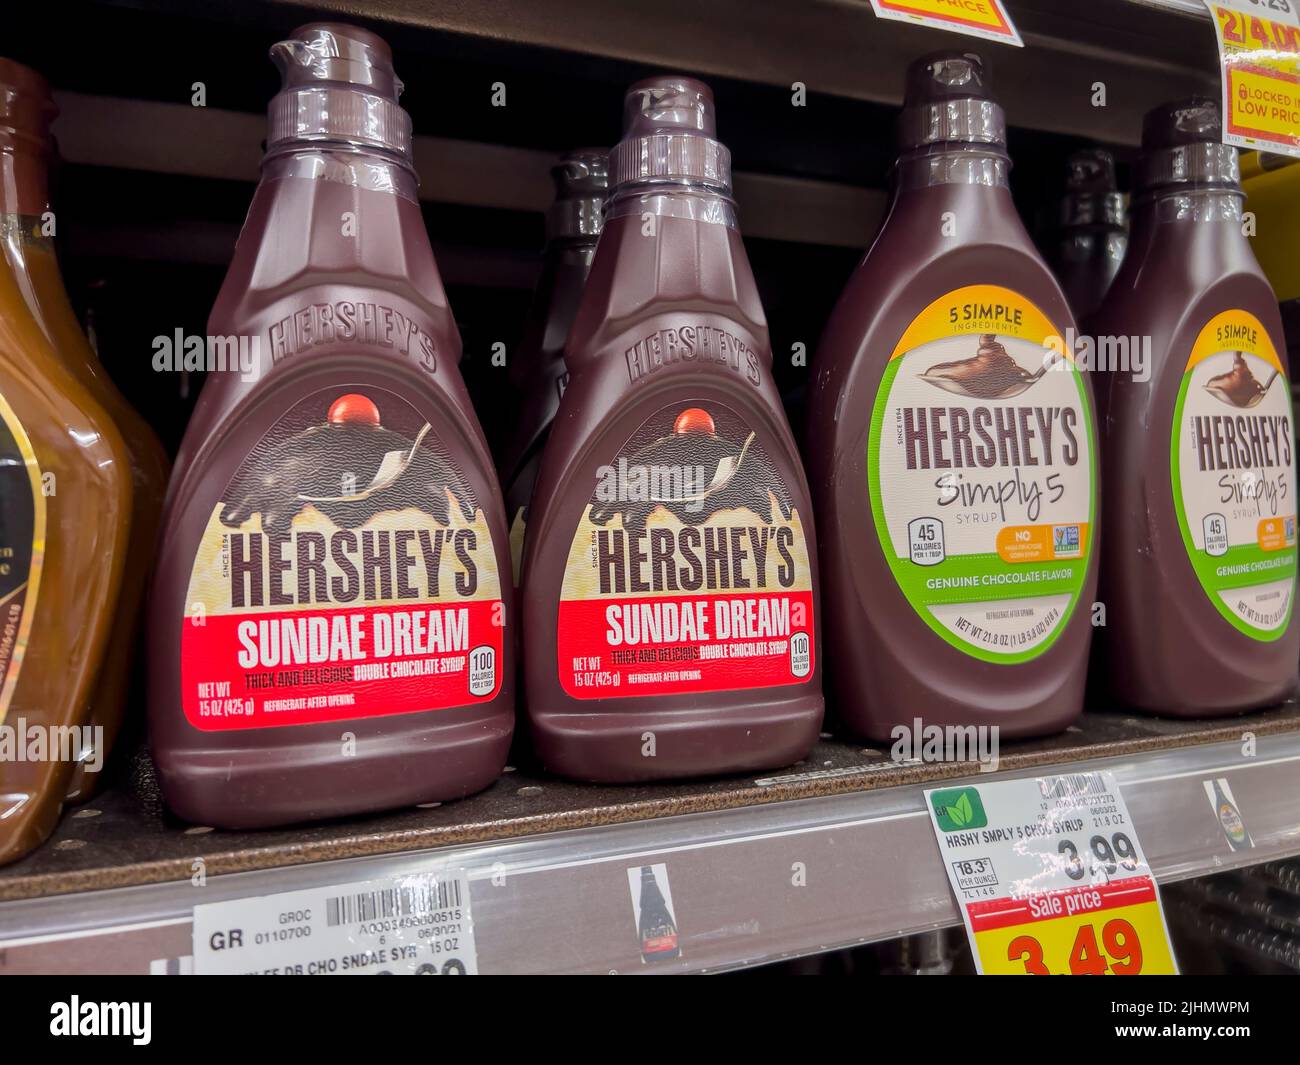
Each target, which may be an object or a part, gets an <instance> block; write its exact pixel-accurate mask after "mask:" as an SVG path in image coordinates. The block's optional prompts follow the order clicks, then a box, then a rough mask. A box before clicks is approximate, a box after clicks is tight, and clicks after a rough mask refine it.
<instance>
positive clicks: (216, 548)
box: [181, 386, 505, 730]
mask: <svg viewBox="0 0 1300 1065" xmlns="http://www.w3.org/2000/svg"><path fill="white" fill-rule="evenodd" d="M185 602H186V606H185V617H184V619H183V620H182V630H181V696H182V705H183V706H184V708H185V716H186V717H187V718H188V719H189V721H190V723H191V724H192V725H194V726H195V727H197V728H200V729H204V730H219V729H243V728H265V727H268V726H276V725H302V724H309V723H314V722H320V721H336V720H345V719H349V718H361V717H379V716H383V715H387V714H406V713H415V712H419V711H426V710H440V709H445V708H447V707H454V706H464V705H466V704H470V703H475V702H482V701H484V700H487V699H491V698H492V697H493V696H494V695H495V694H496V692H497V690H498V688H499V687H500V684H501V670H502V661H501V655H502V648H503V637H504V627H505V615H504V606H503V603H502V600H501V583H500V576H499V574H498V573H497V563H496V553H495V551H494V545H493V543H492V535H491V533H490V531H489V529H488V525H487V521H486V519H485V517H484V515H483V512H482V510H481V509H480V508H479V504H478V501H477V499H476V497H475V494H474V491H473V489H472V487H471V486H470V484H469V482H468V481H467V479H466V478H465V476H464V473H463V472H462V471H461V469H460V468H459V467H458V465H457V464H456V462H455V461H454V460H453V459H452V457H451V456H450V454H449V453H448V451H447V449H446V448H445V447H444V446H443V444H442V442H441V441H440V440H439V439H438V437H437V435H436V433H435V432H434V430H433V427H432V426H431V425H430V424H429V423H428V422H427V421H426V420H425V419H424V417H423V416H422V415H421V414H419V413H418V412H417V411H416V410H415V408H414V407H412V406H411V405H410V404H409V403H407V402H406V400H404V399H402V398H400V397H399V396H397V395H394V394H393V393H391V392H388V391H385V390H383V389H377V388H372V387H370V386H358V387H356V388H355V389H349V388H335V389H330V390H328V391H321V392H317V393H315V394H314V395H312V396H309V397H308V398H306V399H304V400H302V401H301V402H299V403H297V404H296V405H295V406H294V407H292V408H291V409H290V410H289V411H288V412H287V413H286V414H285V415H284V416H283V417H282V418H281V419H280V420H279V421H278V422H277V423H276V424H275V425H274V426H273V427H272V429H271V430H270V431H269V432H268V433H267V435H266V436H265V437H263V438H262V440H261V441H260V442H259V443H258V444H257V446H256V447H254V448H253V450H252V452H251V453H250V454H249V456H248V458H247V459H246V460H245V461H244V463H243V465H242V466H241V467H240V469H239V471H238V472H237V473H236V475H235V477H234V479H233V480H232V481H231V483H230V485H229V486H228V487H227V488H226V491H225V493H224V494H223V495H222V497H221V499H220V501H218V503H217V504H216V506H215V507H214V508H213V511H212V515H211V517H210V518H209V520H208V526H207V529H206V531H205V533H204V535H203V538H202V540H201V541H200V543H199V547H198V551H197V553H196V556H195V559H194V568H193V570H192V573H191V576H190V584H189V593H188V595H187V598H186V601H185Z"/></svg>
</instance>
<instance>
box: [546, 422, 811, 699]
mask: <svg viewBox="0 0 1300 1065" xmlns="http://www.w3.org/2000/svg"><path fill="white" fill-rule="evenodd" d="M813 636H814V632H813V596H812V573H811V569H810V565H809V558H808V549H807V543H806V540H805V537H804V531H803V524H802V521H801V518H800V515H799V511H798V509H797V507H796V506H795V497H794V496H793V495H792V494H791V492H790V488H789V486H788V485H786V484H785V482H784V480H783V479H782V477H781V474H780V472H779V471H778V469H777V467H776V465H775V464H774V463H773V462H772V461H771V458H770V456H769V455H768V453H767V451H766V449H765V448H764V446H763V443H762V441H761V440H760V439H759V437H758V434H757V433H756V432H755V431H754V430H753V429H751V428H750V427H749V426H748V425H747V424H746V423H745V421H744V420H743V419H741V418H740V416H739V415H737V414H736V413H735V412H734V411H732V410H730V409H728V408H726V407H723V406H720V405H717V404H713V405H710V406H709V407H708V408H704V407H684V408H683V407H665V408H662V409H660V410H659V411H657V412H656V413H655V414H653V415H651V416H650V417H649V418H648V419H647V420H646V421H645V422H644V423H643V424H642V426H641V427H640V428H639V429H638V430H637V431H636V432H635V433H634V434H633V435H632V437H631V438H630V439H629V440H628V441H627V442H626V443H625V444H624V445H623V447H622V448H621V449H620V450H619V451H618V452H617V453H616V454H614V455H612V456H611V458H610V460H609V463H608V464H607V465H604V466H600V467H598V469H597V472H596V483H595V486H594V490H593V492H592V496H591V500H590V502H589V504H588V505H587V507H586V509H585V510H584V512H583V516H582V520H581V522H580V523H579V526H578V528H577V530H576V531H575V533H574V536H573V540H572V542H571V546H570V550H569V557H568V560H567V564H566V568H565V574H564V582H563V587H562V590H561V597H560V606H559V617H558V630H557V639H556V645H557V650H558V663H557V666H558V674H559V680H560V686H561V687H562V688H563V689H564V691H565V692H566V693H567V694H568V695H570V696H571V697H573V698H575V699H609V698H626V697H629V696H646V695H683V694H689V693H695V692H707V691H733V690H738V689H746V688H766V687H772V686H775V685H783V684H801V683H805V682H807V681H808V680H809V679H810V677H811V676H812V672H813V666H814V662H813V655H814V651H813V645H814V639H813Z"/></svg>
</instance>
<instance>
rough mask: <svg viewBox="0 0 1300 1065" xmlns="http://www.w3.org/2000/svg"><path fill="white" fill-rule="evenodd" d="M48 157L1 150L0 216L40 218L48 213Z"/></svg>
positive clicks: (8, 149) (23, 151)
mask: <svg viewBox="0 0 1300 1065" xmlns="http://www.w3.org/2000/svg"><path fill="white" fill-rule="evenodd" d="M49 188H50V185H49V157H48V156H47V155H46V154H45V153H44V152H41V151H30V150H26V149H24V148H10V147H5V148H4V149H3V150H0V215H39V214H43V213H44V212H45V211H47V210H48V209H49V205H50V193H49Z"/></svg>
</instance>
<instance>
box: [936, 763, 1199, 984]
mask: <svg viewBox="0 0 1300 1065" xmlns="http://www.w3.org/2000/svg"><path fill="white" fill-rule="evenodd" d="M926 802H927V805H928V807H929V812H930V819H931V823H932V824H933V825H934V829H935V834H936V836H937V837H938V841H939V849H940V851H941V852H942V853H943V858H944V864H945V867H946V868H947V870H948V880H949V882H950V883H951V884H952V889H953V891H954V893H955V894H956V896H957V902H958V905H959V906H960V908H961V911H962V920H963V922H964V923H965V925H966V932H967V935H968V937H969V938H970V943H971V950H972V952H973V953H974V956H975V965H976V968H977V969H978V970H979V971H980V972H981V973H988V974H1021V975H1024V974H1028V975H1035V976H1049V975H1057V974H1065V975H1074V976H1082V975H1096V976H1102V975H1114V976H1136V975H1139V974H1159V973H1176V972H1177V971H1178V968H1177V964H1176V963H1175V961H1174V957H1173V950H1172V948H1171V946H1170V943H1169V936H1168V933H1167V931H1166V929H1165V920H1164V912H1163V910H1162V909H1161V906H1160V894H1159V890H1158V889H1157V887H1156V883H1155V878H1154V877H1153V876H1152V875H1151V867H1150V866H1149V865H1148V864H1147V860H1146V858H1145V856H1144V855H1143V853H1142V847H1141V844H1140V843H1139V842H1138V838H1137V833H1136V832H1135V831H1134V828H1133V824H1132V821H1131V820H1130V819H1129V813H1128V807H1127V806H1125V804H1124V798H1123V796H1122V795H1121V794H1120V791H1119V788H1118V786H1117V785H1116V784H1115V779H1114V777H1113V776H1112V775H1111V774H1110V773H1082V774H1073V775H1069V776H1058V777H1040V778H1038V779H1028V780H1008V781H1000V782H997V783H993V784H980V785H978V786H976V785H971V786H969V787H960V788H941V789H935V790H932V791H928V792H926Z"/></svg>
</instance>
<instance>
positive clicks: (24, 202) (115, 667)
mask: <svg viewBox="0 0 1300 1065" xmlns="http://www.w3.org/2000/svg"><path fill="white" fill-rule="evenodd" d="M0 92H3V93H6V94H11V95H12V96H14V97H16V98H18V99H24V100H26V101H28V104H27V106H25V107H23V108H22V109H21V110H20V111H19V112H18V113H16V115H15V120H18V119H19V118H20V117H29V118H30V119H31V121H32V124H31V125H30V126H29V127H27V128H24V129H23V130H22V133H23V136H21V137H19V138H17V139H16V140H15V144H14V151H13V152H12V153H5V154H4V155H3V156H0V167H3V170H4V180H3V182H0V225H2V226H3V232H2V233H0V241H2V246H3V252H4V256H5V259H6V261H7V262H8V265H9V268H10V270H11V271H12V272H13V275H14V280H15V281H16V282H17V284H18V287H19V289H20V290H21V291H22V294H23V298H24V299H25V300H26V302H27V306H28V308H29V309H30V310H31V312H32V314H33V315H34V316H35V317H36V320H37V322H38V323H39V324H40V326H41V328H42V330H43V331H44V333H45V336H46V338H47V339H48V340H49V342H50V345H51V347H52V348H53V350H54V353H55V354H56V355H57V356H58V357H59V359H60V360H61V361H62V363H63V365H64V367H65V368H66V369H67V370H69V371H70V372H71V373H72V375H73V376H74V377H76V379H77V381H78V382H79V383H80V384H81V385H82V387H84V388H85V389H86V390H87V391H88V392H90V394H91V395H92V396H94V397H95V400H96V402H97V403H98V404H99V405H100V406H101V407H103V409H104V410H105V411H106V412H107V413H108V414H109V416H110V417H111V418H112V419H113V423H114V425H115V426H116V427H117V430H118V432H119V433H120V434H121V436H122V439H123V441H124V442H125V443H126V447H127V450H128V451H129V452H130V455H131V480H132V495H131V531H130V536H129V539H128V541H127V549H126V571H125V573H124V574H123V577H122V592H121V595H120V596H119V598H118V604H117V608H116V611H115V618H116V620H115V623H114V625H113V628H112V632H111V633H110V635H109V642H108V648H107V650H106V651H105V653H104V658H103V665H102V666H101V668H100V671H99V675H98V677H97V678H96V680H95V685H94V691H93V694H92V703H91V712H90V718H89V720H88V721H87V722H86V723H87V724H88V725H90V726H92V727H99V728H102V729H103V732H102V733H101V739H100V742H99V743H98V744H96V747H95V750H93V751H91V750H87V751H85V752H83V757H82V758H81V759H79V760H78V762H77V765H76V767H75V768H74V769H73V772H72V779H71V781H70V783H69V785H68V797H67V799H68V802H80V801H83V800H85V799H88V798H90V796H91V795H92V794H93V793H94V790H95V788H96V787H97V785H98V781H99V770H100V769H102V766H103V764H104V761H105V760H106V759H107V758H108V756H109V754H110V752H111V751H112V748H113V744H114V741H115V740H116V739H117V734H118V732H119V731H120V730H121V727H122V719H123V715H124V713H125V711H126V699H127V689H128V687H129V686H130V683H131V677H132V675H133V667H134V666H135V664H136V646H137V637H138V636H139V632H138V629H137V623H138V621H139V615H140V609H141V606H142V605H143V600H144V591H145V587H146V585H147V583H148V577H149V572H150V570H151V568H152V566H153V558H154V545H155V541H156V538H157V534H158V519H159V516H160V514H161V513H162V502H163V495H164V493H165V492H166V490H167V470H168V465H169V463H168V461H167V455H166V453H165V452H164V451H163V449H162V444H160V443H159V442H158V438H157V437H156V436H155V435H154V433H153V430H152V429H150V428H149V426H148V425H147V424H146V422H145V420H144V419H143V418H141V417H140V415H139V414H137V413H136V412H135V410H134V409H133V408H132V407H131V405H130V404H129V403H128V402H127V401H126V399H125V398H124V397H123V396H122V394H121V392H119V391H118V390H117V388H116V386H115V385H114V384H113V382H112V380H111V379H110V378H109V376H108V373H107V372H106V371H105V369H104V367H103V366H102V365H101V363H100V361H99V358H98V357H97V356H96V355H95V353H94V351H93V350H91V347H90V343H89V342H88V341H87V339H86V335H85V334H84V333H83V332H82V331H81V325H80V323H79V322H78V321H77V317H76V314H75V313H74V312H73V310H72V305H71V304H70V303H69V302H68V295H67V292H66V290H65V289H64V287H63V279H62V277H61V276H60V273H59V264H58V260H57V258H56V257H55V253H54V243H53V240H52V239H51V237H50V236H49V227H48V226H47V224H46V223H47V220H48V219H51V218H52V217H53V216H52V215H47V213H46V212H48V211H49V191H48V178H47V173H48V159H49V155H50V151H51V145H50V141H49V122H50V121H51V120H52V119H53V118H54V115H55V113H56V110H55V107H54V101H53V99H52V98H51V96H50V90H49V86H48V84H47V83H46V81H45V79H44V78H42V77H41V76H40V75H39V74H37V73H36V72H35V71H34V70H31V69H29V68H27V67H24V66H22V65H20V64H18V63H15V62H13V61H12V60H9V59H0ZM92 755H93V756H94V757H91V756H92Z"/></svg>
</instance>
